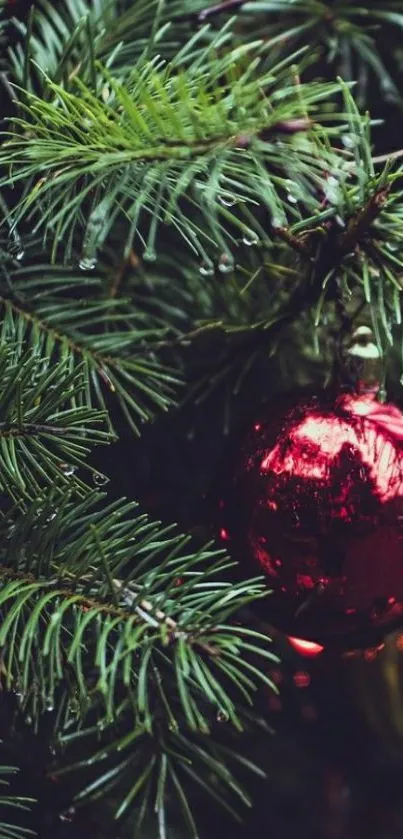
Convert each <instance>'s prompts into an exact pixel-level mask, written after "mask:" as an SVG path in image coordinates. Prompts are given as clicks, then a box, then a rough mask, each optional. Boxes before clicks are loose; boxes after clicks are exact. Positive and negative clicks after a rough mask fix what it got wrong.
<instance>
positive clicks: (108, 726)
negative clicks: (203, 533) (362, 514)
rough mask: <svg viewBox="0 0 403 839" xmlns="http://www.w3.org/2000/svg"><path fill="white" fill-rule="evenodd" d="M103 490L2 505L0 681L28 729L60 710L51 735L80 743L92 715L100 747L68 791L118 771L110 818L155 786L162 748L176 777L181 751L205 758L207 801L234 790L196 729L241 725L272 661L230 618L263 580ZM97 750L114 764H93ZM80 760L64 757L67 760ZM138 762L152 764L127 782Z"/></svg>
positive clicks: (108, 779) (94, 787)
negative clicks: (231, 568) (8, 507)
mask: <svg viewBox="0 0 403 839" xmlns="http://www.w3.org/2000/svg"><path fill="white" fill-rule="evenodd" d="M101 499H102V496H100V495H99V494H94V495H93V496H91V497H90V496H88V497H87V498H85V499H84V500H83V501H81V502H79V503H78V504H77V502H74V501H73V500H70V499H69V498H68V497H65V498H64V499H63V500H61V499H60V498H57V497H56V498H55V497H54V495H53V494H52V493H50V494H49V495H48V496H47V497H43V498H42V499H41V500H40V503H39V502H38V503H37V504H33V505H32V507H31V509H30V512H29V515H27V516H19V515H18V514H15V513H13V512H11V513H10V514H8V516H7V517H6V518H3V521H2V522H0V533H1V531H3V533H6V534H8V539H7V542H5V541H4V539H3V540H2V542H1V544H2V545H3V548H1V547H0V578H1V580H2V586H1V590H0V608H1V612H2V627H1V629H0V647H1V649H2V651H3V668H2V679H3V687H5V688H7V689H8V690H11V691H13V692H14V693H15V694H16V696H17V698H18V702H19V706H20V709H21V712H22V713H24V715H25V716H26V719H30V720H31V721H32V722H33V724H34V725H35V726H37V725H38V724H39V720H40V718H41V715H42V714H43V713H44V712H47V713H49V711H50V712H53V710H54V709H56V708H57V712H55V717H54V724H55V738H56V744H57V743H58V742H61V743H65V744H69V743H73V744H74V743H76V742H78V741H82V742H84V741H85V738H86V736H87V734H88V730H87V729H88V725H89V724H90V730H89V733H91V731H94V729H93V726H94V723H95V727H96V730H98V731H102V732H103V735H102V736H103V737H104V738H106V739H105V740H104V744H103V746H102V750H99V751H95V753H92V756H91V764H92V765H93V766H94V769H95V773H96V774H95V778H94V779H93V780H92V781H91V783H90V784H88V782H87V785H86V786H84V788H83V789H82V791H81V793H80V794H79V795H78V801H81V800H83V799H87V798H88V797H94V796H95V797H96V796H98V795H101V794H105V792H107V791H110V790H111V788H112V786H115V785H117V786H118V788H119V785H121V783H120V782H122V781H123V782H124V783H123V789H124V792H123V794H122V791H121V792H120V795H122V796H123V797H122V798H121V800H120V804H119V807H118V811H117V817H121V816H123V815H126V813H127V811H128V812H130V811H131V810H132V808H133V807H134V806H137V805H138V798H139V796H141V795H144V794H145V790H146V787H145V785H146V781H147V780H148V779H149V780H150V783H151V782H152V786H153V788H154V785H155V778H156V773H158V771H159V766H160V760H163V761H165V760H166V759H168V760H170V761H172V765H173V772H174V776H175V772H176V771H178V764H179V775H181V773H182V774H183V771H182V770H184V771H185V776H186V774H187V773H188V770H186V768H185V767H186V766H189V761H192V762H195V761H196V763H197V761H200V760H201V763H203V762H204V763H205V764H206V766H207V767H208V770H209V773H210V778H211V772H212V771H213V772H214V774H215V775H217V778H218V787H217V788H216V791H215V797H216V798H217V797H218V798H221V792H220V784H221V782H223V786H224V788H225V787H229V788H230V789H231V790H232V792H234V791H235V792H236V793H237V794H238V795H241V797H242V793H241V788H240V787H239V785H238V783H237V782H236V780H235V777H233V776H232V774H231V773H230V772H229V770H228V769H227V768H226V766H225V765H223V764H222V763H221V764H220V763H219V761H217V754H218V753H219V752H217V749H219V746H218V745H217V744H216V743H215V742H214V740H213V741H212V742H211V743H210V742H209V738H207V739H206V740H205V741H204V740H203V739H202V740H200V735H202V738H203V736H204V737H205V735H206V734H208V733H210V732H213V730H214V727H215V724H216V718H217V714H223V715H224V716H225V719H226V720H228V722H229V723H231V724H232V726H233V727H234V729H235V730H239V731H242V729H243V728H244V725H245V721H246V719H247V716H246V717H245V716H244V712H243V711H242V704H246V707H247V705H251V703H252V697H253V694H254V692H255V690H256V688H257V686H258V685H259V684H266V685H267V686H268V687H270V688H271V689H273V685H272V683H271V681H270V678H269V677H268V676H267V675H266V674H265V672H264V668H262V667H261V666H258V662H259V661H260V660H263V661H265V660H268V661H275V660H276V657H275V656H274V655H273V653H272V652H271V651H270V649H268V642H267V638H266V637H265V636H262V635H259V633H257V632H255V631H254V630H252V629H248V628H247V627H243V626H239V625H238V626H233V625H232V624H231V616H232V615H234V613H236V612H237V611H238V610H239V609H240V607H242V606H244V605H245V604H247V603H250V602H251V601H252V600H255V599H256V598H257V597H262V596H265V595H266V592H265V590H264V587H263V586H262V585H261V584H260V582H259V581H251V580H249V581H247V582H245V583H239V584H236V585H234V584H233V583H231V582H225V580H224V579H223V572H224V571H225V569H226V568H228V564H229V562H228V558H227V557H226V556H225V555H224V554H223V552H222V551H216V550H214V549H212V548H211V547H209V546H207V547H206V548H203V549H201V550H192V548H191V547H190V546H189V540H188V539H187V538H186V537H183V536H181V535H177V534H176V532H174V530H173V529H172V528H162V527H161V525H159V524H158V523H155V522H151V521H149V520H148V519H147V517H146V516H144V515H139V514H138V513H137V514H136V513H134V515H133V511H134V507H135V505H133V504H127V503H125V502H123V501H122V500H120V501H118V502H114V503H112V504H109V505H107V506H105V504H102V503H101ZM55 504H57V505H58V506H57V507H56V508H55ZM50 512H51V516H50V515H49V513H50ZM44 522H47V525H46V527H44V526H43V525H44ZM10 525H11V527H12V532H11V535H10ZM91 721H92V722H91ZM192 732H193V734H192ZM116 738H118V739H116ZM203 743H204V745H203ZM192 751H193V752H194V754H193V755H192ZM203 751H204V757H203ZM215 753H216V756H215V757H214V754H215ZM197 755H198V757H197ZM164 756H165V757H164ZM105 758H106V759H107V760H108V759H110V758H112V767H111V766H110V765H108V769H107V771H106V772H105V773H103V772H102V771H100V769H102V767H99V761H101V762H103V761H104V760H105ZM238 759H239V760H241V762H242V759H241V758H240V757H239V758H238ZM85 760H86V763H87V765H88V757H87V758H86V759H85ZM145 761H146V762H145ZM62 765H63V764H62ZM80 765H81V764H80ZM80 765H77V763H74V761H73V763H72V764H71V760H70V763H69V762H68V766H67V768H69V771H72V770H77V769H79V768H80ZM82 765H84V764H82ZM136 766H137V767H140V766H143V770H144V767H145V766H147V767H149V774H147V773H146V774H145V775H144V778H143V775H141V777H142V778H143V781H142V782H141V783H140V781H139V778H138V775H137V780H136V783H135V785H134V787H133V780H132V778H133V775H132V770H133V768H134V767H136ZM175 767H176V768H175ZM143 770H142V771H143ZM60 771H65V770H63V769H62V767H61V768H60ZM52 774H54V769H52ZM207 775H208V773H207ZM167 777H169V778H170V782H171V780H172V778H171V773H168V776H167ZM175 777H176V776H175ZM192 777H193V776H192ZM200 777H201V778H202V777H203V774H201V775H200ZM220 778H221V781H220ZM181 783H182V782H181ZM203 785H204V786H205V788H206V790H207V791H209V790H210V792H211V794H213V795H214V786H213V787H212V788H210V784H209V783H207V782H206V781H204V782H203ZM185 786H186V785H185ZM223 795H224V794H223ZM182 803H183V800H182ZM222 803H223V804H224V805H225V795H224V797H223V802H222ZM161 806H162V805H161ZM227 806H228V805H227ZM164 807H165V802H164ZM230 809H232V807H230Z"/></svg>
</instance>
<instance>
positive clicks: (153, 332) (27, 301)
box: [0, 266, 179, 433]
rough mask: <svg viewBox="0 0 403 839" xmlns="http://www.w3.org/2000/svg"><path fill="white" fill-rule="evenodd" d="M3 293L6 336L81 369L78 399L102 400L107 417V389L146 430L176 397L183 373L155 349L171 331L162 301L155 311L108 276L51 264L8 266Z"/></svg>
mask: <svg viewBox="0 0 403 839" xmlns="http://www.w3.org/2000/svg"><path fill="white" fill-rule="evenodd" d="M10 289H11V294H10ZM1 291H3V292H4V293H5V294H6V295H7V297H5V296H1V295H0V310H2V312H3V323H2V327H1V336H2V339H3V341H6V342H15V341H17V340H19V341H24V342H25V344H26V346H30V347H32V348H33V349H34V350H35V352H36V353H38V352H39V353H43V354H44V355H45V354H46V356H47V357H48V358H49V360H50V359H51V360H52V363H53V362H54V361H55V360H58V361H59V362H63V363H64V364H66V365H67V364H68V365H70V369H75V368H79V369H80V372H81V376H82V378H83V382H84V384H85V388H84V386H83V387H82V388H81V389H79V390H78V392H77V394H73V396H74V399H72V400H71V404H72V405H73V404H75V403H77V404H78V405H79V406H80V409H81V410H83V409H84V407H90V408H92V406H94V410H95V408H97V409H100V410H101V411H103V413H104V416H105V418H106V417H107V414H106V405H105V401H104V395H103V392H106V393H110V394H112V395H113V396H115V398H117V399H118V401H119V403H120V405H121V406H122V409H123V411H124V413H125V415H126V417H127V419H128V421H129V423H130V425H131V427H132V428H133V430H134V431H135V432H136V433H138V431H139V424H140V423H141V422H144V421H146V420H148V419H150V418H151V417H153V416H154V412H155V411H156V410H161V409H162V410H166V409H167V407H168V406H169V405H171V404H172V403H173V396H174V393H175V389H176V388H177V386H178V384H179V380H178V377H177V376H175V375H174V371H173V370H170V369H169V368H168V367H167V366H166V365H164V364H163V363H161V362H160V361H159V360H158V358H157V357H156V356H155V352H154V345H156V344H157V340H156V339H157V336H158V337H161V336H162V335H164V334H166V332H167V329H166V328H162V327H161V324H160V322H159V321H160V316H159V315H158V316H157V311H158V309H157V307H154V310H155V314H154V313H153V310H152V308H151V309H150V311H147V309H146V308H143V311H141V310H140V309H139V306H138V305H137V304H138V297H137V298H136V297H135V298H134V299H133V300H132V301H131V300H130V298H126V299H122V298H119V299H116V300H112V299H111V298H110V297H109V296H106V295H104V294H103V293H102V283H101V280H100V279H97V278H94V279H92V278H91V279H90V278H88V279H86V280H85V281H84V280H83V279H82V278H81V277H80V276H77V275H74V272H73V273H68V272H66V271H64V272H63V270H62V271H60V270H59V271H57V270H56V269H52V268H51V267H49V266H43V268H42V269H40V268H39V269H38V268H27V269H18V270H17V271H12V272H10V271H8V272H7V276H6V282H5V283H4V284H3V289H1V285H0V292H1ZM108 422H109V426H110V429H111V423H110V420H108ZM111 430H112V429H111Z"/></svg>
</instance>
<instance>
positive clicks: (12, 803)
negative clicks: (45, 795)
mask: <svg viewBox="0 0 403 839" xmlns="http://www.w3.org/2000/svg"><path fill="white" fill-rule="evenodd" d="M17 772H18V770H17V769H16V768H15V767H14V766H5V765H0V787H2V788H3V789H4V788H7V787H9V786H10V781H9V780H7V778H9V777H10V776H13V775H15V774H16V773H17ZM3 789H2V790H1V792H0V839H27V837H30V836H35V833H34V831H33V830H30V829H29V828H27V827H23V826H22V825H21V824H19V823H18V822H19V818H18V817H19V816H20V814H21V813H23V812H26V811H28V810H29V809H30V805H31V804H33V803H34V801H33V799H32V798H23V797H22V796H16V795H8V794H7V792H6V789H4V791H3ZM16 810H17V811H18V812H17V813H15V811H16Z"/></svg>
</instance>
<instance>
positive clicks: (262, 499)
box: [220, 389, 403, 655]
mask: <svg viewBox="0 0 403 839" xmlns="http://www.w3.org/2000/svg"><path fill="white" fill-rule="evenodd" d="M220 530H221V534H222V537H223V538H224V539H225V544H226V546H227V547H228V549H229V550H230V552H231V553H232V554H233V555H235V556H236V557H237V558H238V559H239V562H240V565H241V567H242V568H244V569H245V573H249V571H250V569H251V567H254V568H255V570H256V569H260V570H261V571H262V572H263V573H264V575H265V576H266V579H267V585H268V588H269V589H270V590H271V595H270V597H268V598H267V599H266V600H265V601H264V603H265V607H264V608H265V614H266V616H267V620H268V621H269V622H271V623H272V625H273V626H276V627H277V628H279V629H281V630H283V631H285V632H286V633H287V635H288V636H290V642H291V643H292V644H294V646H296V648H297V649H298V645H299V651H300V652H301V653H304V650H303V645H304V644H307V643H311V644H313V646H312V648H311V651H310V652H309V649H310V648H309V646H308V647H306V648H305V654H315V655H316V654H317V652H319V651H320V650H321V649H322V645H323V644H326V643H328V642H329V641H330V640H338V641H339V640H340V639H344V638H345V639H347V643H350V640H351V643H353V642H354V637H355V636H356V635H357V633H358V634H360V633H361V634H362V633H365V632H366V631H369V630H372V629H375V628H376V629H377V630H378V631H379V630H380V631H382V629H383V627H385V629H386V628H387V627H389V628H390V626H391V625H392V624H393V623H397V622H398V621H399V620H400V619H401V618H402V617H403V414H402V413H401V411H400V410H399V409H398V408H397V407H396V406H394V405H392V404H381V403H380V402H378V401H377V398H376V392H375V390H374V389H372V390H371V389H362V390H361V391H360V390H358V391H357V392H354V393H351V392H343V391H340V392H339V393H337V395H336V397H331V396H330V395H329V394H327V393H323V394H321V395H317V396H312V397H309V398H304V399H302V400H300V401H295V402H294V404H293V405H292V406H291V407H287V408H285V409H283V410H281V409H280V410H279V409H278V410H277V411H275V410H273V411H270V410H268V411H267V415H266V416H265V417H259V418H258V420H257V421H255V422H254V423H253V424H252V428H251V431H250V432H249V434H247V436H246V438H245V441H244V444H243V445H242V447H241V450H240V452H239V454H238V456H237V458H236V460H235V463H234V465H233V469H232V473H231V476H230V480H229V481H228V485H227V487H226V489H225V491H224V493H223V498H222V503H221V505H220ZM298 639H300V640H298ZM316 645H318V646H316Z"/></svg>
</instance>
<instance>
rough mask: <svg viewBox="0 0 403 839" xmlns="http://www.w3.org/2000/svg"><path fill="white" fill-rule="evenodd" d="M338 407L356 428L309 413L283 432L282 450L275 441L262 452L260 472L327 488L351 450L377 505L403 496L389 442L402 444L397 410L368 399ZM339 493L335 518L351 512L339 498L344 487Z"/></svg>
mask: <svg viewBox="0 0 403 839" xmlns="http://www.w3.org/2000/svg"><path fill="white" fill-rule="evenodd" d="M339 405H340V407H341V408H342V409H343V410H348V412H349V414H350V416H351V415H352V416H353V417H354V416H356V417H357V418H358V417H359V418H360V422H359V424H357V425H356V424H351V419H350V418H349V417H344V416H343V414H340V415H333V416H329V415H328V414H325V413H323V412H322V411H321V410H320V409H316V410H313V411H312V412H311V413H310V414H308V415H307V416H306V417H305V419H304V420H302V421H300V422H297V423H296V424H295V425H294V427H291V428H290V429H289V430H288V435H287V436H288V445H287V446H286V447H285V446H284V440H280V441H279V442H278V443H277V444H276V445H275V446H274V447H273V448H272V449H271V451H270V452H267V453H266V454H265V456H264V457H263V459H262V461H261V466H260V468H261V471H262V472H270V473H271V474H274V475H281V476H282V477H284V475H290V476H291V475H292V476H294V477H298V478H306V479H309V480H312V479H315V480H318V481H320V482H321V483H323V484H328V482H329V481H331V480H332V474H331V472H332V466H333V464H334V462H335V459H336V458H338V457H340V455H341V453H342V450H343V449H344V450H346V446H350V447H351V448H352V449H354V450H355V451H356V452H357V453H359V454H360V456H361V462H362V465H363V468H364V469H366V470H368V473H369V475H370V476H371V478H372V480H373V482H374V485H375V490H376V491H377V494H378V495H379V497H380V498H381V499H382V501H387V500H390V499H392V498H395V497H396V495H403V481H402V469H401V458H400V457H399V456H398V455H397V453H396V445H395V444H394V443H393V442H392V440H391V438H394V440H396V437H398V439H400V440H403V418H402V414H401V412H400V411H399V410H398V409H397V408H395V406H394V405H380V404H379V403H378V402H376V400H375V398H374V396H373V395H363V396H360V397H354V396H344V397H342V398H341V399H340V400H339ZM362 418H364V421H363V420H362ZM365 419H368V420H369V422H365ZM340 489H341V492H340V497H339V503H340V506H339V510H338V515H339V516H340V517H341V518H346V519H347V518H349V517H350V512H349V510H348V508H347V507H345V506H341V502H343V501H346V500H347V498H344V497H343V495H347V494H348V489H349V488H348V487H345V488H344V492H343V487H341V488H340Z"/></svg>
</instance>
